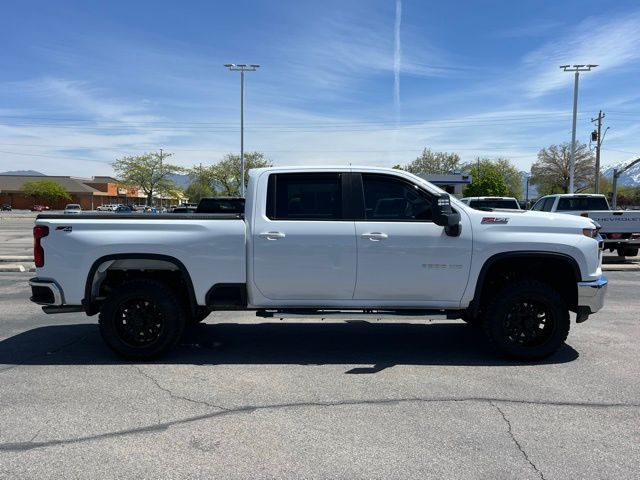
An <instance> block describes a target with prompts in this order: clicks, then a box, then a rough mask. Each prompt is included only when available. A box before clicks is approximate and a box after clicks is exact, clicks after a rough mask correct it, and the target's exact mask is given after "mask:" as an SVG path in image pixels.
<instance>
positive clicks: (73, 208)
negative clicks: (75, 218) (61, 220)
mask: <svg viewBox="0 0 640 480" xmlns="http://www.w3.org/2000/svg"><path fill="white" fill-rule="evenodd" d="M63 213H64V214H65V215H79V214H80V213H82V207H81V206H80V205H78V204H77V203H70V204H68V205H67V206H66V207H64V212H63Z"/></svg>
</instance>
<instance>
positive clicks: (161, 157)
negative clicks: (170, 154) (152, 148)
mask: <svg viewBox="0 0 640 480" xmlns="http://www.w3.org/2000/svg"><path fill="white" fill-rule="evenodd" d="M163 158H164V157H163V156H162V149H160V178H162V159H163ZM157 193H159V192H157ZM154 203H155V202H154ZM160 206H161V207H162V197H160Z"/></svg>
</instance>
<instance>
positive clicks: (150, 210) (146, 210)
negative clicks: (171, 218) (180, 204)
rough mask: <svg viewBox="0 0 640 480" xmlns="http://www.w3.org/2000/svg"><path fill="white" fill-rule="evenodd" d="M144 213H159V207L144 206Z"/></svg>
mask: <svg viewBox="0 0 640 480" xmlns="http://www.w3.org/2000/svg"><path fill="white" fill-rule="evenodd" d="M143 212H144V213H158V209H157V208H156V207H144V210H143Z"/></svg>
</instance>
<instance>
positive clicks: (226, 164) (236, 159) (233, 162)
mask: <svg viewBox="0 0 640 480" xmlns="http://www.w3.org/2000/svg"><path fill="white" fill-rule="evenodd" d="M271 166H273V164H272V163H271V162H270V161H269V160H267V159H266V158H265V156H264V153H261V152H247V153H245V154H244V184H245V186H246V185H247V182H248V181H249V170H251V169H253V168H264V167H271ZM205 174H206V175H208V178H209V185H210V186H211V187H212V189H213V190H215V191H218V190H220V191H221V193H222V194H223V195H226V196H229V197H233V196H237V195H240V155H236V154H234V153H228V154H226V155H225V156H224V158H223V159H222V160H220V161H219V162H218V163H215V164H214V165H211V166H210V167H208V168H207V172H206V173H205Z"/></svg>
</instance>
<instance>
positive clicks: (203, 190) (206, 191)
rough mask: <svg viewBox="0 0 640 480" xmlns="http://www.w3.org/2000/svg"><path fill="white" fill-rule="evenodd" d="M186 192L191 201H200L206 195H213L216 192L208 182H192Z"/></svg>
mask: <svg viewBox="0 0 640 480" xmlns="http://www.w3.org/2000/svg"><path fill="white" fill-rule="evenodd" d="M184 194H185V195H186V197H187V198H188V199H189V201H190V202H193V203H198V202H199V201H200V200H201V199H202V198H204V197H213V196H214V195H215V192H214V191H213V189H212V188H211V187H210V186H209V185H208V184H206V183H202V182H192V183H190V184H189V186H188V187H187V188H186V190H185V191H184Z"/></svg>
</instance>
